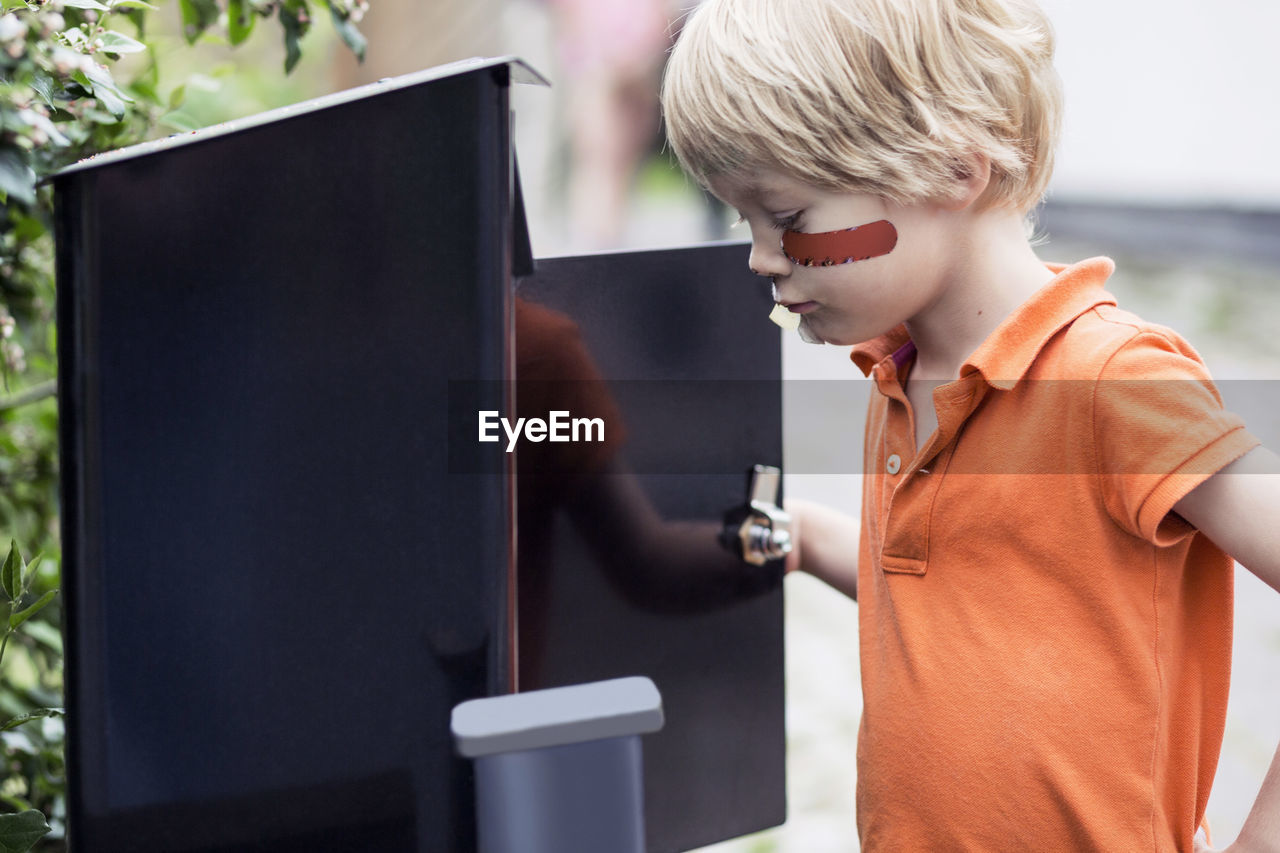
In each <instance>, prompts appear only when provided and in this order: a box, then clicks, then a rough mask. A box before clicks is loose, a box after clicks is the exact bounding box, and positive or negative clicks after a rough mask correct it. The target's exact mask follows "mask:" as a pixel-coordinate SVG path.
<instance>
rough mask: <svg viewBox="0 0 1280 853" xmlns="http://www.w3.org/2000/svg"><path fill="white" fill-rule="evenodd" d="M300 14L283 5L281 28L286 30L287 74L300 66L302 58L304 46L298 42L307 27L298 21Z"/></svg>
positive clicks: (285, 60) (281, 7) (285, 71)
mask: <svg viewBox="0 0 1280 853" xmlns="http://www.w3.org/2000/svg"><path fill="white" fill-rule="evenodd" d="M304 10H305V9H304ZM298 14H299V13H298V12H297V11H289V10H288V9H286V8H285V7H284V4H281V6H280V26H281V27H283V28H284V73H285V74H288V73H290V72H292V71H293V69H294V66H296V65H297V64H298V60H299V59H301V58H302V46H301V45H299V44H298V40H299V39H301V38H302V36H303V34H304V33H305V32H306V27H305V26H304V25H303V23H302V22H301V21H299V20H298Z"/></svg>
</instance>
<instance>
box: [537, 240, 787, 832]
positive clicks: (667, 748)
mask: <svg viewBox="0 0 1280 853" xmlns="http://www.w3.org/2000/svg"><path fill="white" fill-rule="evenodd" d="M740 249H741V247H714V248H706V249H695V250H680V251H673V252H650V253H637V254H631V255H602V256H590V257H584V258H565V259H558V260H553V261H539V266H538V272H537V274H536V275H535V276H534V277H533V278H530V279H525V280H523V281H522V282H521V284H520V287H519V290H518V293H519V295H520V297H521V298H519V299H517V302H516V342H517V358H516V364H517V379H518V382H517V385H516V396H517V400H518V403H517V414H518V416H520V417H544V418H545V417H546V416H547V413H548V412H549V411H554V410H562V411H569V412H572V414H573V415H574V416H579V415H580V414H584V415H587V416H591V417H601V418H602V419H604V421H605V422H606V424H607V427H606V433H605V438H606V440H605V441H604V442H601V443H590V444H588V443H578V444H572V443H563V444H551V443H550V442H542V443H530V442H527V441H526V442H521V443H520V444H519V446H518V447H519V449H518V451H517V469H518V520H519V526H518V531H519V533H518V577H519V599H518V613H519V616H518V625H519V630H518V636H519V649H518V661H519V664H518V665H519V677H520V689H522V690H528V689H535V688H542V687H552V686H559V685H565V684H575V683H582V682H586V681H593V680H599V679H605V678H613V677H620V676H625V675H647V676H649V677H650V678H652V679H653V680H654V682H655V683H656V684H657V685H658V688H659V690H660V691H661V692H662V696H663V702H664V706H665V708H666V720H667V723H666V727H665V728H664V730H663V731H662V732H660V733H658V734H656V735H652V736H649V737H646V739H645V771H646V772H645V776H646V792H645V797H646V823H647V835H648V840H649V849H650V850H651V851H657V852H658V853H661V851H676V850H687V849H689V848H690V847H696V846H700V845H703V844H709V843H712V842H714V841H717V840H721V839H724V838H729V837H733V836H737V835H742V834H745V833H747V832H751V831H754V830H757V829H762V828H765V827H767V826H771V825H775V824H777V823H779V822H781V820H782V819H783V816H784V815H783V808H784V806H783V789H784V780H783V766H782V765H783V709H782V618H781V603H782V599H781V585H780V582H779V581H780V576H781V567H780V566H777V565H773V566H768V567H765V568H764V569H760V568H755V567H751V566H748V565H746V564H744V563H742V562H741V561H739V560H738V559H736V558H735V557H733V556H732V555H731V554H729V553H728V552H726V551H725V550H724V549H722V548H721V546H720V545H719V542H718V535H719V532H720V519H721V516H722V514H723V512H724V511H725V510H726V509H728V508H730V507H731V506H736V505H738V504H741V503H742V502H743V499H744V497H745V495H744V492H743V482H744V479H743V472H744V471H745V470H746V469H747V468H749V467H750V466H751V465H752V464H754V463H766V464H778V462H779V461H780V456H781V423H780V408H781V407H780V387H779V384H778V380H779V375H778V374H779V371H780V358H779V352H778V350H779V344H778V335H777V332H776V329H774V328H773V327H772V326H771V325H770V324H769V323H768V321H767V319H766V317H767V314H768V296H767V294H765V293H763V292H762V291H757V292H756V293H755V294H754V295H755V296H756V297H760V298H757V299H753V298H752V295H753V294H752V293H751V291H750V290H749V289H748V288H746V287H744V286H743V282H742V276H739V275H737V274H736V270H738V269H739V268H742V269H745V264H744V263H743V259H742V258H740V257H738V255H737V254H735V253H736V252H738V251H740ZM694 284H696V287H694V286H692V285H694ZM675 300H678V304H680V305H681V307H682V316H680V317H678V318H674V321H673V322H672V323H664V322H663V320H662V315H664V314H669V313H670V311H669V309H668V308H667V306H670V305H672V304H677V302H676V301H675ZM757 321H758V322H757ZM753 324H755V325H753ZM664 329H665V331H666V333H667V334H670V335H671V336H672V337H671V339H670V340H668V339H666V338H664V336H663V335H664V332H663V330H664ZM695 332H696V334H695ZM744 380H751V381H744ZM770 380H772V381H770ZM637 382H640V383H646V387H645V389H644V391H645V393H641V394H629V393H626V389H627V386H628V385H629V384H630V385H631V387H632V388H634V387H635V383H637ZM662 383H666V384H665V385H664V384H662ZM699 383H701V384H703V387H704V388H705V393H703V394H701V395H699V399H698V400H695V401H694V403H693V404H692V405H690V404H689V400H688V399H685V400H683V401H681V402H679V404H677V403H676V400H675V396H678V395H679V394H680V393H681V391H684V392H687V391H688V389H689V387H691V384H692V385H693V386H695V387H696V385H697V384H699ZM611 385H612V386H613V388H617V389H621V390H622V391H623V393H621V394H615V393H613V392H612V390H611ZM729 386H732V387H731V388H730V387H729ZM726 390H728V391H729V393H724V392H725V391H726ZM664 393H665V394H667V395H668V396H667V398H666V399H668V400H669V402H670V403H671V405H663V400H664V396H663V395H664ZM673 395H675V396H673ZM684 396H685V397H687V396H688V395H687V394H685V395H684ZM636 400H642V401H644V403H645V404H644V405H634V402H635V401H636ZM700 448H705V451H706V454H715V455H716V456H717V458H728V459H733V460H736V461H734V462H733V463H732V465H731V466H728V467H729V468H730V470H725V471H724V473H722V474H715V473H712V474H707V473H684V472H681V471H680V470H675V471H670V470H668V471H667V472H666V473H662V474H654V473H649V471H648V470H647V469H648V467H649V466H648V465H647V464H646V467H645V468H642V469H636V468H635V467H634V466H633V465H632V464H630V462H629V460H631V459H633V458H635V459H645V460H650V459H655V458H662V457H667V458H670V457H672V456H675V457H678V458H695V457H698V456H700V455H705V454H703V453H702V452H701V450H700ZM672 451H676V452H675V453H673V452H672ZM637 471H638V473H637Z"/></svg>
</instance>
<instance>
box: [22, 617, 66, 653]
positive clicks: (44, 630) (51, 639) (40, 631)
mask: <svg viewBox="0 0 1280 853" xmlns="http://www.w3.org/2000/svg"><path fill="white" fill-rule="evenodd" d="M22 633H24V634H26V635H27V637H28V638H29V639H32V640H35V641H36V642H37V643H39V644H40V645H42V646H44V647H45V648H47V649H49V650H50V651H52V652H54V653H56V654H59V655H61V654H62V632H61V631H59V630H58V629H57V628H55V627H54V626H52V625H50V624H49V623H48V622H45V621H43V620H40V619H36V620H35V621H33V622H28V623H27V624H26V625H24V626H23V628H22Z"/></svg>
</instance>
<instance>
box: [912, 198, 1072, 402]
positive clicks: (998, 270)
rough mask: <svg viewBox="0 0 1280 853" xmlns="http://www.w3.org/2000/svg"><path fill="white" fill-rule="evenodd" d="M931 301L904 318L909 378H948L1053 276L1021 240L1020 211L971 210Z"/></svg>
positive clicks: (939, 379)
mask: <svg viewBox="0 0 1280 853" xmlns="http://www.w3.org/2000/svg"><path fill="white" fill-rule="evenodd" d="M956 246H957V248H956V249H955V251H953V253H952V257H951V258H950V259H949V263H948V264H947V271H946V273H945V280H944V281H942V282H940V283H939V285H938V289H937V293H936V296H935V298H934V299H933V301H932V302H930V303H929V304H928V305H927V306H926V307H925V308H924V309H923V310H921V311H920V312H919V313H918V314H916V315H915V316H914V317H912V318H910V319H909V320H907V321H906V326H907V331H908V332H909V333H910V334H911V340H912V342H913V343H914V344H915V348H916V359H915V364H914V365H913V367H912V369H911V378H912V379H924V380H930V381H943V382H950V381H951V380H954V379H957V378H958V377H959V373H960V366H961V365H962V364H964V362H965V360H966V359H967V358H968V357H969V356H970V355H972V354H973V351H974V350H976V349H977V348H978V346H979V345H980V344H982V342H983V341H985V340H986V339H987V338H988V337H989V336H990V335H991V333H992V332H994V331H995V329H996V327H997V326H999V325H1000V323H1001V322H1003V321H1004V319H1005V318H1006V317H1008V316H1009V315H1010V314H1011V313H1013V311H1014V310H1016V309H1017V308H1018V306H1020V305H1022V303H1024V302H1026V301H1027V299H1029V298H1030V297H1031V295H1032V294H1033V293H1035V292H1036V291H1037V290H1039V289H1040V288H1041V287H1043V286H1044V285H1045V284H1047V283H1048V282H1049V280H1050V279H1052V278H1053V273H1052V272H1050V270H1049V269H1048V268H1047V267H1045V265H1044V263H1043V262H1042V261H1041V260H1040V259H1039V258H1038V257H1036V254H1035V252H1034V251H1033V250H1032V248H1031V245H1030V244H1029V243H1028V242H1027V237H1026V230H1025V227H1024V225H1023V219H1022V216H1021V215H1020V214H1018V213H1016V212H1015V211H1012V210H1004V209H994V210H986V211H982V212H979V213H976V214H971V215H970V217H969V219H968V221H967V222H966V227H965V239H963V240H961V241H958V242H957V244H956Z"/></svg>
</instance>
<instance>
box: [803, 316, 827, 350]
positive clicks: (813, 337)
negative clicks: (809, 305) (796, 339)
mask: <svg viewBox="0 0 1280 853" xmlns="http://www.w3.org/2000/svg"><path fill="white" fill-rule="evenodd" d="M796 333H797V334H799V335H800V340H802V341H804V342H805V343H806V344H817V345H818V346H822V345H823V344H825V343H826V341H824V340H823V339H822V338H820V337H818V334H817V332H815V331H814V330H813V329H812V328H811V327H810V326H809V318H808V317H801V318H800V325H799V326H797V327H796Z"/></svg>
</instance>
